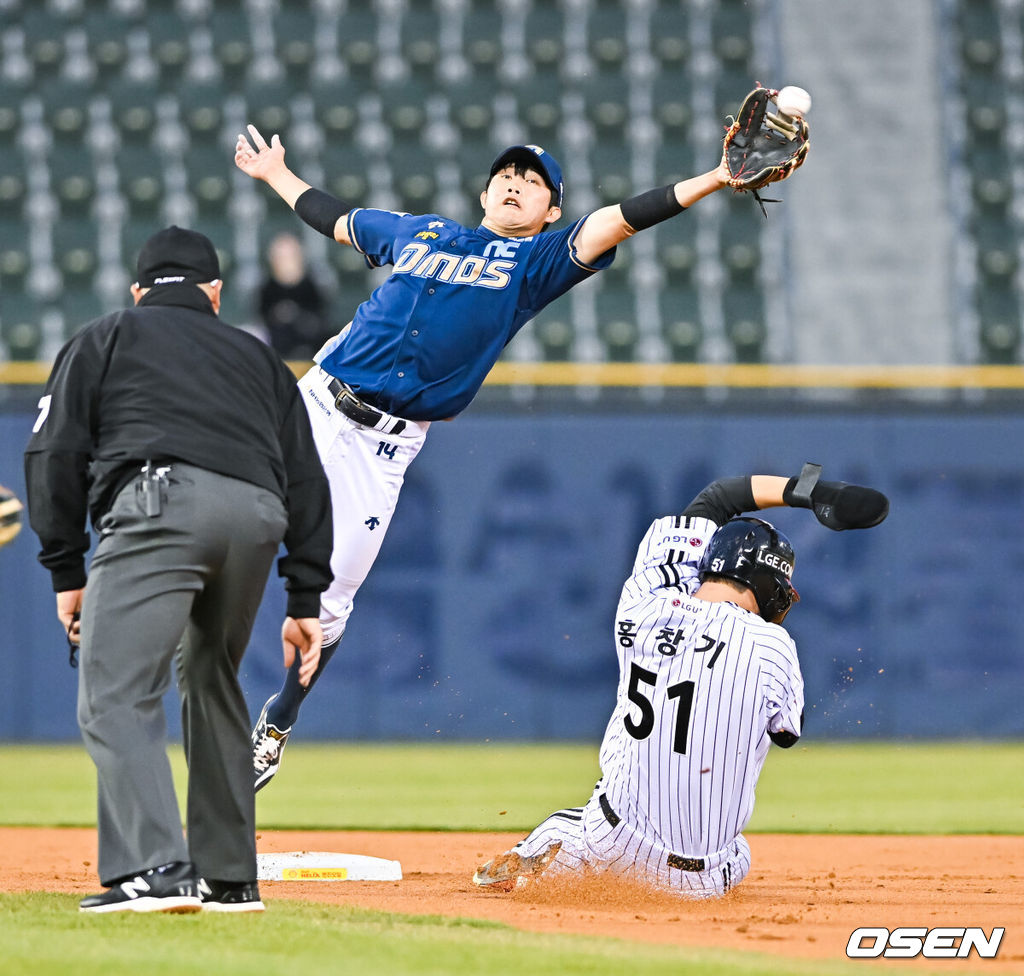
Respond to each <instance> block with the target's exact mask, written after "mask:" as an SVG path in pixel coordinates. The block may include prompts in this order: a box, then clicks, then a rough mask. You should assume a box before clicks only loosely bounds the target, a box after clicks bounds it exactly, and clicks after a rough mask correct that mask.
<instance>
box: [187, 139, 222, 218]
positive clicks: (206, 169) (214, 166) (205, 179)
mask: <svg viewBox="0 0 1024 976" xmlns="http://www.w3.org/2000/svg"><path fill="white" fill-rule="evenodd" d="M232 145H233V144H232ZM183 161H184V163H185V172H186V179H187V189H188V192H189V195H190V196H191V197H192V199H193V201H194V202H195V205H196V213H197V216H198V217H201V218H202V219H205V220H223V219H224V218H225V217H226V216H227V213H228V204H229V202H230V199H231V178H232V176H233V175H234V161H233V152H232V150H231V149H230V148H229V147H228V146H227V143H226V142H222V143H210V144H204V145H194V146H192V148H191V149H189V151H188V152H187V153H185V155H184V157H183Z"/></svg>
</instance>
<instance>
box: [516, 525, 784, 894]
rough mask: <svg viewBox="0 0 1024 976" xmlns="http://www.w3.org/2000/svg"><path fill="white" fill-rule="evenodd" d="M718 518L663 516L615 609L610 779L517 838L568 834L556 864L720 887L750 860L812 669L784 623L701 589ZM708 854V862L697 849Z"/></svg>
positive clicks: (532, 845)
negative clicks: (759, 800) (778, 736)
mask: <svg viewBox="0 0 1024 976" xmlns="http://www.w3.org/2000/svg"><path fill="white" fill-rule="evenodd" d="M716 528H717V526H716V524H715V523H714V522H712V521H710V520H708V519H704V518H685V517H683V516H675V517H669V518H662V519H658V520H657V521H656V522H654V524H653V525H652V526H651V527H650V529H648V531H647V534H646V535H645V536H644V539H643V541H642V542H641V544H640V548H639V551H638V552H637V558H636V562H635V564H634V567H633V572H632V575H631V576H630V577H629V579H628V580H626V583H625V585H624V586H623V588H622V595H621V597H620V599H619V606H618V611H617V613H616V618H615V620H616V632H615V640H616V647H617V650H618V656H619V687H618V699H617V702H616V705H615V710H614V711H613V712H612V716H611V720H610V721H609V723H608V728H607V730H606V732H605V736H604V741H603V742H602V744H601V752H600V764H601V780H600V781H599V782H598V784H597V787H596V788H595V790H594V794H593V796H592V797H591V799H590V801H589V802H588V803H587V804H586V806H584V807H578V808H574V809H567V810H561V811H558V812H557V813H554V814H552V815H551V816H550V817H548V818H547V819H546V820H545V821H544V822H543V823H542V824H540V825H539V826H538V827H537V828H536V829H535V830H534V831H533V832H532V833H531V834H530V835H529V836H528V837H527V838H526V839H525V840H523V841H521V842H520V843H519V844H518V845H516V847H515V848H514V850H516V851H517V852H519V853H520V854H522V855H525V856H531V855H534V854H538V853H540V852H542V851H544V850H546V849H547V847H548V846H549V845H550V844H552V843H553V842H555V841H560V842H561V843H562V849H561V851H559V853H558V855H557V857H556V858H555V861H554V862H553V863H552V866H551V868H549V870H555V869H557V868H558V867H562V868H570V869H575V868H578V867H580V866H581V865H582V864H588V865H590V866H593V867H597V868H611V869H613V870H624V871H628V872H633V873H635V874H636V876H638V877H639V878H640V879H642V880H647V881H650V882H655V883H657V884H659V885H663V886H666V887H669V888H672V889H675V890H677V891H679V892H681V893H683V894H685V895H689V896H691V897H712V896H715V895H721V894H724V893H725V892H726V891H728V890H729V888H731V887H733V886H735V885H736V884H738V883H739V882H740V881H742V880H743V878H744V877H745V876H746V874H747V871H748V870H749V868H750V848H749V846H748V845H747V842H746V840H745V839H744V837H743V835H742V834H741V831H742V830H743V828H744V826H746V824H747V822H748V821H749V819H750V815H751V813H752V812H753V809H754V787H755V785H756V783H757V778H758V776H759V775H760V772H761V768H762V766H763V765H764V761H765V757H766V756H767V754H768V747H769V745H770V744H771V743H770V739H769V737H768V732H769V731H771V732H780V731H784V730H785V731H788V732H791V733H793V734H794V735H799V734H800V716H801V712H802V710H803V678H802V676H801V674H800V665H799V662H798V660H797V653H796V646H795V645H794V643H793V641H792V639H791V638H790V636H789V634H788V633H786V631H785V630H783V628H782V627H780V626H778V625H777V624H771V623H768V622H767V621H765V620H762V618H761V617H759V616H758V615H757V614H754V613H750V612H749V611H747V610H742V609H740V608H739V607H737V606H736V605H735V604H732V603H712V602H708V601H705V600H698V599H695V598H692V597H690V596H689V594H691V593H693V592H694V591H695V590H696V589H697V587H698V586H699V585H700V583H699V581H698V579H697V564H698V563H699V561H700V558H701V555H702V554H703V552H704V549H705V548H706V546H707V543H708V541H709V540H710V538H711V536H712V535H713V533H714V531H715V529H716ZM602 798H603V802H602ZM609 813H610V815H609ZM698 858H702V859H703V860H704V867H703V869H701V868H700V867H699V865H695V864H692V863H687V861H686V860H684V859H698Z"/></svg>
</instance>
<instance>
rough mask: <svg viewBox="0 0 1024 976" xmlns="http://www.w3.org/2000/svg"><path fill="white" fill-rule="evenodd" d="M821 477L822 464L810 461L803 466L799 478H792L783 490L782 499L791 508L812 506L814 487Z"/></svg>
mask: <svg viewBox="0 0 1024 976" xmlns="http://www.w3.org/2000/svg"><path fill="white" fill-rule="evenodd" d="M820 478H821V465H820V464H815V463H814V462H813V461H808V462H807V463H806V464H804V466H803V470H801V472H800V477H799V478H790V479H789V481H787V482H786V487H785V489H783V492H782V500H783V501H784V502H785V503H786V504H787V505H789V506H790V508H812V507H813V502H814V489H815V488H816V487H817V485H818V484H819V479H820Z"/></svg>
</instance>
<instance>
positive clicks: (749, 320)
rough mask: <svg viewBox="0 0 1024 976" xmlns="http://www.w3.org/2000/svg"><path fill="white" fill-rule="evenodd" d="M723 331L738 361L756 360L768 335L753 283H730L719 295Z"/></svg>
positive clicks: (761, 302)
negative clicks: (745, 285) (723, 321)
mask: <svg viewBox="0 0 1024 976" xmlns="http://www.w3.org/2000/svg"><path fill="white" fill-rule="evenodd" d="M722 312H723V314H724V316H725V331H726V335H727V336H728V339H729V343H730V345H731V346H732V350H733V356H734V357H735V359H736V362H738V363H759V362H762V361H763V358H764V344H765V342H766V340H767V338H768V330H767V327H766V326H765V316H764V296H763V295H762V293H761V291H760V289H758V288H757V287H755V286H749V287H744V286H741V285H739V284H737V283H733V284H732V285H731V286H730V287H729V288H728V289H726V291H725V292H724V294H723V296H722Z"/></svg>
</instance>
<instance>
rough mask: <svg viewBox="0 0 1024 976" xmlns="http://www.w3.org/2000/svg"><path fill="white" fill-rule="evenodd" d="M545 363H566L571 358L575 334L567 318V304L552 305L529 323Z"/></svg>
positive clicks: (570, 321)
mask: <svg viewBox="0 0 1024 976" xmlns="http://www.w3.org/2000/svg"><path fill="white" fill-rule="evenodd" d="M531 327H532V329H533V334H534V336H535V337H536V339H537V342H538V343H539V344H540V347H541V350H542V354H543V357H544V360H545V361H546V362H566V361H568V360H571V359H572V358H573V343H574V340H575V334H574V330H573V327H572V320H571V319H570V317H569V304H568V302H565V301H563V302H562V303H558V302H556V303H554V304H553V305H549V306H548V307H547V308H546V309H544V310H543V311H542V312H541V313H540V314H539V315H538V316H537V317H536V318H535V319H534V320H533V321H532V323H531Z"/></svg>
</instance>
